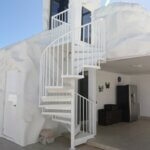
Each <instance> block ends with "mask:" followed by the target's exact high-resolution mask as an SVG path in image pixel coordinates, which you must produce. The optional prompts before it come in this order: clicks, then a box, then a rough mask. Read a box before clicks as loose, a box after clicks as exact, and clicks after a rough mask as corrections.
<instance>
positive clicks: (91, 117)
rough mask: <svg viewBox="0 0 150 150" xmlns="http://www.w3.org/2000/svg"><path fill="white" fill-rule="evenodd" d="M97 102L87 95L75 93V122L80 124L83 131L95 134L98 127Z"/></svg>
mask: <svg viewBox="0 0 150 150" xmlns="http://www.w3.org/2000/svg"><path fill="white" fill-rule="evenodd" d="M95 110H96V103H95V102H94V101H91V100H89V99H87V98H86V97H84V96H82V95H80V94H78V93H75V122H76V126H78V125H79V126H80V128H81V129H80V130H81V132H82V133H86V134H88V133H89V134H92V135H94V134H95V127H96V116H95Z"/></svg>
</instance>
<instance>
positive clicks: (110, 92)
mask: <svg viewBox="0 0 150 150" xmlns="http://www.w3.org/2000/svg"><path fill="white" fill-rule="evenodd" d="M118 76H120V77H122V83H121V84H129V83H130V76H127V75H122V74H118V73H112V72H106V71H97V72H96V100H97V109H102V108H103V107H104V104H116V86H117V84H118V82H117V78H118ZM105 82H110V89H106V87H105ZM102 85H103V86H104V90H103V92H99V89H98V87H99V86H102Z"/></svg>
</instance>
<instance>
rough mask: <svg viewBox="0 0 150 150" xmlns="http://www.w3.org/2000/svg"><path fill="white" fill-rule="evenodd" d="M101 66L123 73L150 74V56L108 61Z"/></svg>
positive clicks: (107, 69) (104, 68)
mask: <svg viewBox="0 0 150 150" xmlns="http://www.w3.org/2000/svg"><path fill="white" fill-rule="evenodd" d="M101 68H102V70H106V71H111V72H116V73H123V74H150V56H143V57H137V58H130V59H122V60H115V61H107V63H105V64H101Z"/></svg>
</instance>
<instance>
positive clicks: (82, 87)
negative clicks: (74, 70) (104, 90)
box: [78, 71, 89, 121]
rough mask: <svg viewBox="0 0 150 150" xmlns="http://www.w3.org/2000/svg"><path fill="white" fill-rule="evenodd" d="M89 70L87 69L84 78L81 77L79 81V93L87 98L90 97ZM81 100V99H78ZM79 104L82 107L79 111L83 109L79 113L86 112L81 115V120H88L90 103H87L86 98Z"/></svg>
mask: <svg viewBox="0 0 150 150" xmlns="http://www.w3.org/2000/svg"><path fill="white" fill-rule="evenodd" d="M88 79H89V77H88V71H85V72H84V78H83V79H80V80H79V81H78V93H79V94H80V95H82V96H84V97H85V98H87V99H88V97H89V96H88V86H89V85H88ZM78 101H79V100H78ZM79 105H81V106H78V108H80V110H79V111H81V112H80V113H79V114H84V115H81V121H86V120H88V115H87V112H88V110H89V106H88V104H87V103H86V101H85V100H82V101H80V102H79Z"/></svg>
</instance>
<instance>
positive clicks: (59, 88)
mask: <svg viewBox="0 0 150 150" xmlns="http://www.w3.org/2000/svg"><path fill="white" fill-rule="evenodd" d="M45 88H46V89H50V90H73V88H72V87H64V86H46V87H45Z"/></svg>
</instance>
